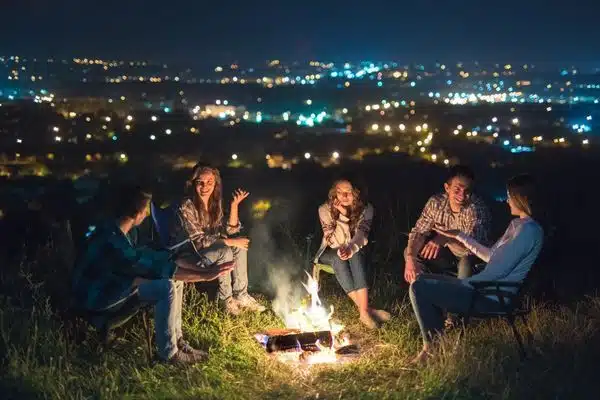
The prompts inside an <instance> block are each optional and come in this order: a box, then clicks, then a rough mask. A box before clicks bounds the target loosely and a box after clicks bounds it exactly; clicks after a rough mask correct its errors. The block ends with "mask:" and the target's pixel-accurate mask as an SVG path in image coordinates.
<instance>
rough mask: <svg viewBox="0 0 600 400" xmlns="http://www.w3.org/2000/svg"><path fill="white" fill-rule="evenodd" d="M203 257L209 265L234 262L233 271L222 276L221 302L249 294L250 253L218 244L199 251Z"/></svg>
mask: <svg viewBox="0 0 600 400" xmlns="http://www.w3.org/2000/svg"><path fill="white" fill-rule="evenodd" d="M198 253H199V254H200V256H201V257H203V258H204V259H206V260H208V263H207V264H208V265H214V264H222V263H225V262H229V261H233V262H234V263H235V266H234V268H233V271H231V272H230V273H228V274H225V275H222V276H220V277H219V278H218V279H219V300H227V299H228V298H230V297H231V296H235V297H239V296H244V295H245V294H247V293H248V251H247V250H243V249H240V248H239V247H229V246H227V245H226V244H225V243H222V242H217V243H215V244H213V245H211V246H209V247H206V248H204V249H200V250H198Z"/></svg>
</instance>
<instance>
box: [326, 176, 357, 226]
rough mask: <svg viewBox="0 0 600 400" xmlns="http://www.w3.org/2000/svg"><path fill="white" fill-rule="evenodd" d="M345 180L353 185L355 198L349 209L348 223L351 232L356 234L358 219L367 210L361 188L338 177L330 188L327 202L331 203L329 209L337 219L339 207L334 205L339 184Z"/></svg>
mask: <svg viewBox="0 0 600 400" xmlns="http://www.w3.org/2000/svg"><path fill="white" fill-rule="evenodd" d="M344 182H346V183H349V184H350V186H352V197H353V199H354V200H353V202H352V205H351V206H350V209H349V215H348V218H349V219H350V223H349V224H348V225H349V227H350V232H352V234H354V233H355V232H356V228H357V227H358V220H359V219H360V216H361V214H362V213H363V211H364V210H365V203H364V202H363V200H362V198H361V197H360V190H358V189H357V188H356V187H355V186H354V185H352V182H350V181H349V180H347V179H338V180H337V181H335V182H333V185H332V186H331V188H330V189H329V193H328V195H327V204H328V205H329V210H330V212H331V215H332V216H333V219H334V220H337V219H338V218H339V216H340V212H339V210H338V209H337V208H335V207H334V206H333V204H334V201H335V199H336V198H337V186H338V185H339V184H340V183H344Z"/></svg>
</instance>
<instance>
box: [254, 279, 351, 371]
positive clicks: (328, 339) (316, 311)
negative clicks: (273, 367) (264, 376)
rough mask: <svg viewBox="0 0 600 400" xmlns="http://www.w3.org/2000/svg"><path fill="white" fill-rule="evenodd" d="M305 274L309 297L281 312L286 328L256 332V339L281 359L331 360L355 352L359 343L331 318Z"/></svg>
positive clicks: (320, 361) (316, 285) (341, 359)
mask: <svg viewBox="0 0 600 400" xmlns="http://www.w3.org/2000/svg"><path fill="white" fill-rule="evenodd" d="M307 276H308V280H307V282H306V283H302V285H303V286H304V288H305V289H306V292H307V295H308V296H307V297H305V299H304V300H303V301H302V302H300V304H299V305H298V306H297V307H294V308H292V309H290V310H286V312H284V313H283V315H282V319H283V320H284V323H285V326H286V328H285V329H272V330H269V331H266V332H263V333H260V334H257V335H255V337H256V339H257V340H258V342H259V343H260V344H262V345H263V347H264V348H265V349H266V351H267V352H269V353H271V354H274V355H275V356H276V357H277V358H278V359H279V360H280V361H284V362H300V363H306V364H323V363H334V362H338V361H343V360H346V359H348V357H351V356H353V355H356V354H358V346H356V345H352V344H351V343H350V338H349V336H348V335H346V334H343V330H344V325H342V324H340V323H337V322H335V321H334V320H333V319H332V316H333V313H334V308H333V306H330V308H329V310H327V309H326V308H325V307H324V306H323V304H322V303H321V299H320V298H319V294H318V292H319V286H318V284H317V282H316V281H315V280H314V279H313V278H312V276H310V275H309V274H308V273H307Z"/></svg>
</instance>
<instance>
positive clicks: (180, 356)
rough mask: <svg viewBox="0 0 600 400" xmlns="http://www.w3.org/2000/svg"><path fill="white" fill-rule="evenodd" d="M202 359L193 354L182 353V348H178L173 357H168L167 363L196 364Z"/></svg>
mask: <svg viewBox="0 0 600 400" xmlns="http://www.w3.org/2000/svg"><path fill="white" fill-rule="evenodd" d="M203 360H204V359H203V358H202V357H199V356H197V355H195V354H190V353H184V352H183V351H182V350H178V351H177V353H175V354H174V355H173V357H171V358H169V360H167V362H168V363H169V364H175V365H192V364H197V363H199V362H201V361H203Z"/></svg>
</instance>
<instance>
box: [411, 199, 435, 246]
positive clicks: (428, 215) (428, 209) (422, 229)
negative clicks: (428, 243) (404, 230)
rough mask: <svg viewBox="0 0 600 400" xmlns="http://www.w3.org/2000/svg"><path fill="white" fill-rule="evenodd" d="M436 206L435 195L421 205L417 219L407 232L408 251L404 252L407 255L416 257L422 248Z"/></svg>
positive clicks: (433, 220) (431, 226)
mask: <svg viewBox="0 0 600 400" xmlns="http://www.w3.org/2000/svg"><path fill="white" fill-rule="evenodd" d="M437 208H438V201H437V200H436V199H435V197H431V198H430V199H429V200H428V201H427V203H426V204H425V207H423V211H421V215H420V216H419V219H418V220H417V222H416V224H415V226H414V227H413V228H412V230H411V231H410V233H409V234H408V246H407V249H408V251H407V254H406V255H407V256H408V257H416V256H417V254H419V251H421V249H422V248H423V245H424V244H425V239H426V238H427V235H429V234H430V233H431V230H432V229H433V226H434V224H435V219H434V218H435V210H436V209H437Z"/></svg>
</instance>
